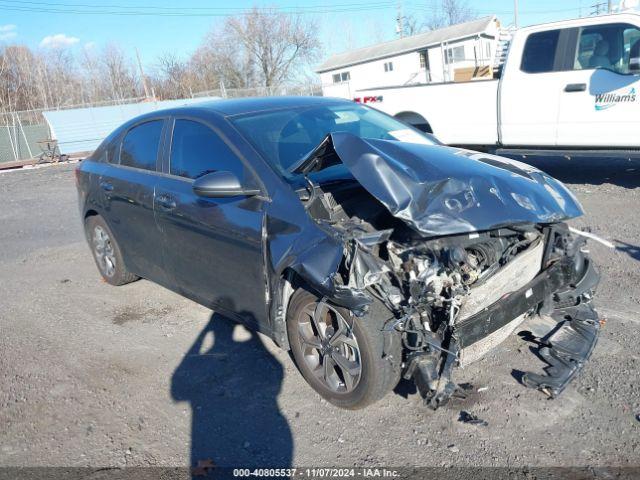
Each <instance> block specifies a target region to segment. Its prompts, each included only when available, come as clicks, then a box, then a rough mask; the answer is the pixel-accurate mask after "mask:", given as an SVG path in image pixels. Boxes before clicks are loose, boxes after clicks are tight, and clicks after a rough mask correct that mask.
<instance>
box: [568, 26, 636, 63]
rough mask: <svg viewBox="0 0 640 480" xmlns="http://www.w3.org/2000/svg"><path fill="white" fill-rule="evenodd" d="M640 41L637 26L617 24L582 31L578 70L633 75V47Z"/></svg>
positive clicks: (579, 40)
mask: <svg viewBox="0 0 640 480" xmlns="http://www.w3.org/2000/svg"><path fill="white" fill-rule="evenodd" d="M639 40H640V30H639V29H638V28H637V27H634V26H633V25H628V24H622V23H613V24H606V25H595V26H592V27H583V28H581V29H580V35H579V37H578V46H577V48H576V56H575V61H574V64H573V65H574V67H573V68H574V70H589V69H594V68H605V69H608V70H612V71H614V72H618V73H622V74H627V73H629V57H630V55H629V54H630V51H631V49H632V47H633V46H634V45H635V44H636V42H637V41H639Z"/></svg>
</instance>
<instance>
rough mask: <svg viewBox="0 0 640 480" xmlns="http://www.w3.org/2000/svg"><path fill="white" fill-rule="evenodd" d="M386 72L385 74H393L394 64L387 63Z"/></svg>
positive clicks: (385, 65)
mask: <svg viewBox="0 0 640 480" xmlns="http://www.w3.org/2000/svg"><path fill="white" fill-rule="evenodd" d="M384 71H385V72H393V62H385V64H384Z"/></svg>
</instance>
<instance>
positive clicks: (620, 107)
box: [558, 23, 640, 147]
mask: <svg viewBox="0 0 640 480" xmlns="http://www.w3.org/2000/svg"><path fill="white" fill-rule="evenodd" d="M573 30H574V31H575V37H576V40H577V41H576V43H575V45H576V47H575V49H574V53H573V55H572V65H571V70H568V71H566V72H562V74H563V78H564V79H565V81H564V83H565V85H564V88H563V90H562V93H561V96H560V111H559V115H558V145H559V146H566V147H639V146H640V136H639V135H638V131H639V130H640V75H638V74H637V73H635V74H634V73H631V71H630V68H629V63H630V62H629V60H630V57H631V53H632V50H633V49H635V50H638V49H639V48H640V29H638V28H637V27H635V26H633V25H630V24H625V23H610V24H600V25H592V26H587V27H583V28H580V29H573Z"/></svg>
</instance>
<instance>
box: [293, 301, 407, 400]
mask: <svg viewBox="0 0 640 480" xmlns="http://www.w3.org/2000/svg"><path fill="white" fill-rule="evenodd" d="M391 317H392V315H391V313H390V312H389V311H388V310H387V309H386V308H385V307H384V306H383V305H382V304H380V303H378V302H375V301H374V303H373V304H372V305H371V307H370V309H369V312H368V313H367V315H365V316H363V317H356V316H355V315H352V314H351V312H349V311H348V310H346V309H344V308H340V307H336V306H333V305H331V304H329V303H327V302H324V301H322V300H321V299H319V298H318V297H316V296H315V295H313V294H312V293H310V292H308V291H306V290H304V289H298V290H297V291H296V292H295V293H294V294H293V297H292V298H291V302H290V304H289V308H288V311H287V333H288V335H289V343H290V345H291V351H292V354H293V358H294V360H295V362H296V365H297V367H298V369H299V370H300V373H301V374H302V376H303V377H304V378H305V380H306V381H307V382H308V383H309V385H311V387H313V389H314V390H315V391H316V392H318V393H319V394H320V395H321V396H322V397H323V398H325V399H326V400H327V401H329V402H331V403H332V404H334V405H336V406H338V407H342V408H347V409H354V410H355V409H359V408H364V407H365V406H367V405H370V404H371V403H374V402H376V401H377V400H379V399H381V398H382V397H384V396H385V395H386V394H387V393H388V392H389V391H391V390H392V389H393V388H394V387H395V386H396V385H397V383H398V381H399V380H400V363H401V360H402V358H401V355H402V347H401V339H400V337H399V334H398V333H397V332H396V331H385V329H384V325H385V323H386V322H387V320H389V319H390V318H391Z"/></svg>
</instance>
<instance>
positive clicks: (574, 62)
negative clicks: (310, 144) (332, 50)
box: [356, 13, 640, 150]
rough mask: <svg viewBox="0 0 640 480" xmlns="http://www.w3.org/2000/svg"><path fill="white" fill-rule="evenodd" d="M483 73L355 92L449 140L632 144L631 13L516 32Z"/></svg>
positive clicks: (636, 50)
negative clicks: (485, 76) (491, 70)
mask: <svg viewBox="0 0 640 480" xmlns="http://www.w3.org/2000/svg"><path fill="white" fill-rule="evenodd" d="M495 76H496V77H497V78H495V79H491V80H474V81H469V82H464V83H441V84H422V85H411V86H402V87H386V88H376V89H367V90H362V91H358V92H357V93H356V97H357V98H356V101H358V100H359V99H360V100H361V101H365V102H366V103H369V104H371V105H372V106H375V107H376V108H377V109H379V110H382V111H384V112H386V113H388V114H390V115H393V116H395V117H396V118H400V119H402V120H404V121H405V122H407V123H410V124H412V125H414V126H416V127H418V128H421V129H422V130H424V131H428V132H430V133H434V134H436V135H437V136H438V138H439V139H440V140H441V141H443V142H444V143H446V144H449V145H464V146H473V147H475V148H478V149H491V148H495V147H512V148H513V147H515V148H552V149H562V148H567V149H602V148H608V149H612V148H613V149H622V150H624V149H627V150H632V149H637V148H638V147H640V136H639V135H638V134H637V132H638V131H639V129H640V95H638V88H639V87H640V15H638V14H637V13H619V14H614V15H605V16H599V17H591V18H580V19H575V20H569V21H561V22H555V23H547V24H542V25H535V26H531V27H526V28H522V29H519V30H517V31H516V32H515V33H514V34H513V37H512V39H511V41H510V44H509V46H508V50H507V56H506V59H505V62H504V64H503V65H502V66H501V68H500V69H499V70H498V72H497V73H496V75H495Z"/></svg>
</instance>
